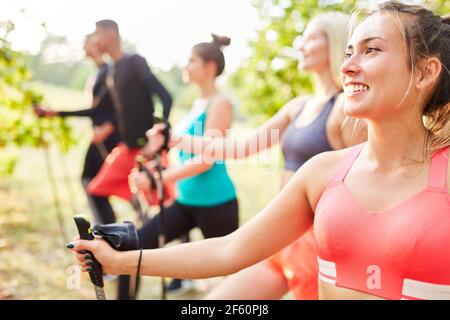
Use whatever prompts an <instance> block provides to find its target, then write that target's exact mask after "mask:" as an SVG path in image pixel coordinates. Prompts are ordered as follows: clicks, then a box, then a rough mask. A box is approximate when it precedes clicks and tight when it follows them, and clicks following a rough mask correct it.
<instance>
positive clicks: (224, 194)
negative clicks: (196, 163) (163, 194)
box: [175, 108, 236, 207]
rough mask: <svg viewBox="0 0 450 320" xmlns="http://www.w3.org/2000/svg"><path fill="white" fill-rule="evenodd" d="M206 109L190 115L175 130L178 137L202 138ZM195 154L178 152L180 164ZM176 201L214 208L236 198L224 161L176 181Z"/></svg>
mask: <svg viewBox="0 0 450 320" xmlns="http://www.w3.org/2000/svg"><path fill="white" fill-rule="evenodd" d="M206 114H207V108H206V110H205V111H203V112H202V113H200V114H198V115H193V116H192V115H191V116H190V117H189V118H187V119H185V120H184V122H182V124H181V125H179V126H177V128H176V129H175V131H176V133H177V134H179V135H182V134H189V135H195V136H203V134H204V129H205V122H206ZM195 156H196V155H195V154H191V153H186V152H183V151H181V150H180V151H178V157H179V160H180V162H181V163H184V162H186V161H187V160H189V159H191V158H193V157H195ZM176 185H177V201H178V202H179V203H181V204H184V205H189V206H198V207H209V206H216V205H220V204H223V203H226V202H228V201H231V200H233V199H235V198H236V189H235V187H234V184H233V182H232V181H231V179H230V177H229V175H228V173H227V168H226V166H225V163H224V161H218V162H215V163H214V164H213V166H212V167H211V168H210V169H209V170H208V171H205V172H203V173H201V174H199V175H196V176H193V177H189V178H186V179H181V180H178V181H177V183H176Z"/></svg>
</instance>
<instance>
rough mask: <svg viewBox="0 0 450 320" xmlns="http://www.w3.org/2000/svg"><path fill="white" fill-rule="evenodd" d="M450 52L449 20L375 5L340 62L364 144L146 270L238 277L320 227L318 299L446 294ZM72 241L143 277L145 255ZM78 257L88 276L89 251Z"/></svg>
mask: <svg viewBox="0 0 450 320" xmlns="http://www.w3.org/2000/svg"><path fill="white" fill-rule="evenodd" d="M449 48H450V18H445V19H444V18H441V17H439V16H436V15H434V14H433V13H432V12H430V11H428V10H426V9H424V8H423V7H420V6H412V5H404V4H399V3H397V2H386V3H383V4H380V5H378V7H377V9H376V10H375V11H373V12H371V13H370V14H369V15H368V17H366V18H365V19H364V20H363V21H362V22H361V23H360V24H359V25H358V27H357V28H356V29H355V30H354V32H353V34H352V36H351V39H350V41H349V45H348V48H347V59H346V61H345V62H344V64H343V65H342V67H341V81H342V83H343V84H344V92H345V95H346V102H345V112H346V114H347V115H349V116H351V117H355V118H363V119H365V120H366V122H367V125H368V142H367V143H365V144H362V145H358V146H356V147H352V148H348V149H344V150H339V151H332V152H326V153H322V154H319V155H317V156H315V157H314V158H312V159H311V160H309V161H308V162H307V163H305V164H304V165H303V166H302V167H301V168H300V169H299V170H298V171H297V172H296V174H295V175H294V177H293V178H292V179H291V180H290V181H289V182H288V184H287V185H286V186H285V187H284V189H283V190H282V191H281V192H280V193H279V194H278V195H277V196H276V197H275V198H274V199H273V200H272V201H271V202H270V203H269V205H268V206H267V207H266V208H265V209H263V210H262V211H261V212H260V213H259V214H257V215H256V216H255V217H254V218H253V219H252V220H251V221H249V222H248V223H246V224H245V225H244V226H242V227H241V228H239V229H238V230H236V231H235V232H233V233H231V234H229V235H227V236H225V237H221V238H213V239H209V240H205V241H198V242H195V243H189V244H184V245H180V246H176V247H171V248H167V249H155V250H145V251H144V252H143V255H142V263H141V268H140V270H141V274H142V275H150V276H170V277H185V278H206V277H214V276H219V275H225V274H230V273H233V272H236V271H237V270H240V269H243V268H245V267H248V266H250V265H252V264H255V263H257V262H258V261H261V260H263V259H265V258H267V257H269V256H271V255H272V254H274V253H275V252H277V251H278V250H280V249H281V248H283V247H285V246H286V245H288V244H289V243H291V242H293V241H294V240H295V239H297V238H298V237H299V236H301V235H302V234H303V233H304V232H306V231H307V230H308V229H309V228H310V227H311V225H313V224H314V232H315V237H316V241H317V248H318V256H319V258H318V263H319V296H320V298H322V299H450V246H449V245H448V244H449V243H450V195H449V185H450V173H449V172H450V170H449V169H448V168H449V145H450V132H449V130H450V128H449V120H450V104H449V102H450V92H449V91H450V90H448V88H449V85H450V72H449V70H450V61H449V59H450V52H449ZM72 245H73V246H74V249H73V250H74V251H76V252H78V251H80V250H89V251H92V253H93V254H94V256H95V257H96V258H97V260H98V261H99V262H100V263H101V264H102V265H103V268H104V271H105V272H106V273H111V274H135V273H136V270H137V261H138V257H139V251H128V252H117V251H114V250H113V249H111V247H109V245H108V244H107V243H106V242H104V241H103V240H96V241H80V240H75V241H74V242H73V244H72ZM71 247H72V246H71ZM76 258H77V259H78V261H79V264H80V266H81V268H82V269H83V270H84V271H85V270H86V268H87V267H88V265H87V262H88V260H85V255H82V254H77V253H76Z"/></svg>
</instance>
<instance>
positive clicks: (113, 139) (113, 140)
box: [81, 133, 119, 224]
mask: <svg viewBox="0 0 450 320" xmlns="http://www.w3.org/2000/svg"><path fill="white" fill-rule="evenodd" d="M118 141H119V139H118V136H117V134H115V133H113V134H111V135H110V136H109V137H108V138H107V139H106V140H105V141H104V143H103V145H104V147H105V149H106V150H107V152H111V150H112V149H113V148H114V147H115V146H116V145H117V143H118ZM103 161H104V159H103V157H102V155H101V153H100V151H99V149H98V147H97V146H96V145H94V144H92V143H91V144H90V145H89V148H88V151H87V153H86V157H85V159H84V166H83V173H82V176H81V179H82V184H83V187H84V189H85V190H86V195H87V197H88V202H89V207H90V208H91V211H92V214H93V216H94V220H95V222H96V223H100V224H108V223H114V222H115V221H116V217H115V215H114V211H113V208H112V206H111V204H110V203H109V200H108V197H98V196H93V195H90V194H89V193H88V192H87V185H88V184H89V182H90V181H91V180H92V179H93V178H94V177H95V176H96V175H97V173H98V172H99V171H100V168H101V167H102V165H103Z"/></svg>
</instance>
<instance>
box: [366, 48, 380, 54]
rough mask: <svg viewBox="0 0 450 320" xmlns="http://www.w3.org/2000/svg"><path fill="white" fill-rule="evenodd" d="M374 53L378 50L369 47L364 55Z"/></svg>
mask: <svg viewBox="0 0 450 320" xmlns="http://www.w3.org/2000/svg"><path fill="white" fill-rule="evenodd" d="M375 51H380V49H378V48H374V47H369V48H367V49H366V53H372V52H375Z"/></svg>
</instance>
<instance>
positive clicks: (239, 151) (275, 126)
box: [170, 97, 307, 160]
mask: <svg viewBox="0 0 450 320" xmlns="http://www.w3.org/2000/svg"><path fill="white" fill-rule="evenodd" d="M306 100H307V98H306V97H297V98H294V99H292V100H291V101H289V102H288V103H287V104H286V105H285V106H284V107H283V108H282V109H280V110H279V111H278V112H277V113H276V114H275V115H274V116H273V117H271V118H270V119H269V120H267V121H266V122H265V123H264V124H263V125H262V126H260V127H259V128H258V129H257V130H256V131H255V132H254V133H253V134H251V135H248V136H246V137H238V138H226V137H225V135H223V136H218V135H217V134H212V135H205V136H204V137H197V136H190V135H182V136H176V135H172V137H171V142H170V145H171V146H172V147H176V148H178V149H180V150H183V151H184V152H188V153H194V154H202V155H203V156H208V157H211V155H212V156H213V157H214V159H215V160H225V159H242V158H246V157H249V156H251V155H253V154H256V153H258V152H261V151H263V150H265V149H268V148H270V147H272V146H273V145H276V144H278V143H279V140H280V137H281V136H282V135H283V133H284V130H285V129H286V128H287V127H288V125H289V123H290V122H291V119H292V114H293V110H295V111H297V110H298V109H299V108H302V107H303V105H304V104H305V102H306Z"/></svg>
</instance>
